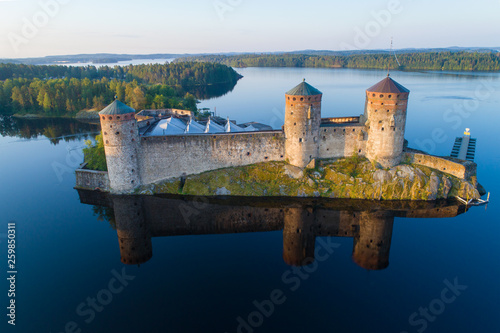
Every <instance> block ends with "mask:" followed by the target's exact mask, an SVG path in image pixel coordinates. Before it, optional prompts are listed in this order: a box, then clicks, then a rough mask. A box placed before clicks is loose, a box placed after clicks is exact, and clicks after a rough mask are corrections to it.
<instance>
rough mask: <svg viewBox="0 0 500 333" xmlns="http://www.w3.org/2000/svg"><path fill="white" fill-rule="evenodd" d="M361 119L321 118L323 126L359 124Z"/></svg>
mask: <svg viewBox="0 0 500 333" xmlns="http://www.w3.org/2000/svg"><path fill="white" fill-rule="evenodd" d="M359 122H360V117H332V118H321V126H328V125H341V124H359Z"/></svg>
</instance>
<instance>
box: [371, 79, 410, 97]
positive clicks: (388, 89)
mask: <svg viewBox="0 0 500 333" xmlns="http://www.w3.org/2000/svg"><path fill="white" fill-rule="evenodd" d="M366 91H369V92H377V93H409V92H410V90H408V89H406V88H405V87H403V86H402V85H400V84H399V83H397V82H396V81H394V80H393V79H391V78H390V77H389V75H387V77H386V78H385V79H383V80H382V81H380V82H379V83H377V84H375V85H373V86H371V87H370V88H368V89H366Z"/></svg>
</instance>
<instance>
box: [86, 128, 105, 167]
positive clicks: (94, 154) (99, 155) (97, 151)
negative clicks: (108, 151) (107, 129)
mask: <svg viewBox="0 0 500 333" xmlns="http://www.w3.org/2000/svg"><path fill="white" fill-rule="evenodd" d="M95 140H96V144H95V145H93V144H92V141H90V140H86V141H85V144H86V145H87V148H83V160H84V161H85V162H86V163H87V168H88V169H90V170H98V171H108V167H107V165H106V155H105V154H104V143H103V140H102V134H99V135H97V136H96V137H95Z"/></svg>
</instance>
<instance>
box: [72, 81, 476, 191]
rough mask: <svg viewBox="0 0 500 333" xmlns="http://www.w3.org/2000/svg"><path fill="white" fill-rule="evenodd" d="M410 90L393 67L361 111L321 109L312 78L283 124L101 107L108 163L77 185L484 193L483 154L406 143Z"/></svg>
mask: <svg viewBox="0 0 500 333" xmlns="http://www.w3.org/2000/svg"><path fill="white" fill-rule="evenodd" d="M409 94H410V91H409V90H408V89H407V88H405V87H404V86H402V85H401V84H399V83H398V82H396V81H395V80H393V79H392V78H391V77H390V76H389V75H387V77H385V78H383V79H382V80H381V81H380V82H378V83H376V84H375V85H373V86H371V87H370V88H368V89H367V90H366V92H365V95H366V100H365V110H364V113H363V114H361V115H359V116H352V117H335V118H322V117H321V100H322V96H323V94H322V93H321V92H320V91H319V90H318V89H316V88H315V87H313V86H312V85H310V84H309V83H307V82H305V80H303V81H302V82H300V83H299V84H298V85H297V86H296V87H294V88H292V89H291V90H289V91H288V92H286V93H285V103H286V107H285V122H284V125H283V127H282V128H281V129H279V130H276V129H271V128H269V127H268V126H265V125H263V124H259V123H246V124H237V123H236V122H235V121H231V120H229V119H226V120H223V119H216V118H211V117H208V118H207V119H196V118H195V117H194V114H192V113H190V112H189V111H186V110H176V109H164V110H149V111H148V112H141V113H139V114H137V115H136V111H135V110H134V109H133V108H131V107H129V106H127V105H125V104H124V103H122V102H120V101H118V100H115V101H114V102H113V103H111V104H110V105H108V106H107V107H106V108H104V109H103V110H102V111H101V112H100V113H99V116H100V122H101V129H102V148H103V150H104V153H105V157H106V166H107V171H95V170H86V169H84V168H81V169H79V170H77V171H76V178H77V183H76V188H78V189H99V190H101V191H105V192H110V193H113V194H150V195H153V194H165V193H167V194H182V195H205V196H258V197H262V196H264V197H265V196H276V197H280V196H282V197H327V198H355V199H376V200H436V199H440V198H448V197H454V196H459V197H462V198H467V199H479V198H480V196H481V195H482V194H484V189H482V187H481V186H480V185H479V183H478V181H477V175H476V169H477V165H476V164H475V163H474V162H471V161H467V160H461V159H457V158H451V157H439V156H433V155H429V154H426V153H425V152H422V151H418V150H414V149H411V148H409V147H408V146H407V145H406V144H405V142H406V141H405V139H404V133H405V127H406V114H407V103H408V98H409Z"/></svg>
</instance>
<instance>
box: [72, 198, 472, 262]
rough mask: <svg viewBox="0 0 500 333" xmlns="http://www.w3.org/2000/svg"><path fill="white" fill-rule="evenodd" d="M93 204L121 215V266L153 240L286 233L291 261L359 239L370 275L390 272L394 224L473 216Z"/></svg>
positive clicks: (216, 202) (438, 210) (200, 201)
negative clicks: (332, 242)
mask: <svg viewBox="0 0 500 333" xmlns="http://www.w3.org/2000/svg"><path fill="white" fill-rule="evenodd" d="M78 193H79V196H80V201H81V202H82V203H85V204H90V205H96V206H104V207H110V208H113V211H114V221H115V224H116V232H117V235H118V244H119V246H120V254H121V261H122V262H123V263H124V264H128V265H138V264H142V263H145V262H147V261H148V260H149V259H151V257H152V256H153V249H152V245H151V238H152V237H168V236H179V235H207V234H226V233H227V234H229V233H243V232H264V231H277V230H283V260H284V261H285V262H286V263H287V264H288V265H293V266H302V265H306V264H311V263H312V261H313V260H314V250H315V243H316V237H322V236H323V237H325V236H326V237H352V238H353V240H354V246H353V252H352V259H353V261H354V262H355V263H356V264H357V265H359V266H360V267H363V268H365V269H368V270H380V269H384V268H386V267H388V266H389V251H390V248H391V238H392V228H393V223H394V218H395V217H399V218H444V217H454V216H457V215H459V214H462V213H464V212H465V207H464V206H461V205H459V204H458V203H456V202H446V201H438V202H415V201H413V202H401V201H398V202H389V201H363V200H350V201H349V200H331V199H330V200H320V199H305V198H304V199H303V200H302V199H298V198H297V199H279V198H278V199H276V198H274V199H268V198H255V199H251V198H234V197H229V198H224V199H220V198H219V199H214V198H211V199H208V198H204V197H192V198H163V197H156V196H115V195H109V194H105V193H101V192H96V191H86V190H78Z"/></svg>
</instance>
